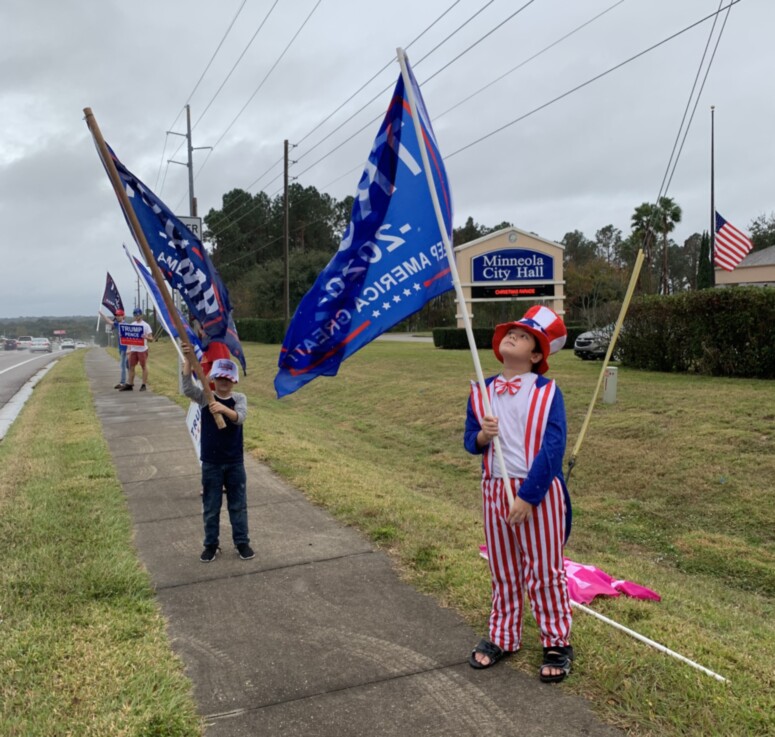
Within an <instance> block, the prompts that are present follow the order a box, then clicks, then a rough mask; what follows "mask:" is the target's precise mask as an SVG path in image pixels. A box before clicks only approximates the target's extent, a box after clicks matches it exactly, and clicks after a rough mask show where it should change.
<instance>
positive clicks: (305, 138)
mask: <svg viewBox="0 0 775 737" xmlns="http://www.w3.org/2000/svg"><path fill="white" fill-rule="evenodd" d="M459 2H460V0H455V2H454V3H452V5H450V6H449V7H448V8H447V9H446V10H445V11H444V12H443V13H442V14H441V15H440V16H439V17H438V18H436V20H434V21H433V23H431V24H430V25H429V26H427V27H426V28H425V30H423V31H422V32H421V33H420V34H419V35H417V36H415V37H414V39H413V40H412V41H410V42H409V43H408V44H407V45H406V46H405V48H406V49H410V48H411V47H412V44H413V43H414V42H415V41H417V40H418V39H420V38H422V37H423V36H424V35H425V34H426V33H427V32H428V31H429V30H430V29H431V28H433V26H435V25H436V24H437V23H438V22H439V21H440V20H441V19H442V18H443V17H444V16H445V15H446V14H447V13H449V12H450V11H451V10H452V8H454V7H455V6H456V5H457V4H458V3H459ZM395 60H396V59H395V56H394V57H392V58H391V59H390V60H389V61H388V62H387V64H385V66H383V67H382V68H381V69H380V70H379V71H378V72H376V73H375V74H374V75H372V77H371V78H370V79H369V80H368V81H366V82H364V83H363V84H362V85H361V86H360V87H359V88H358V89H357V90H355V92H353V93H352V94H351V95H350V96H349V97H348V98H347V99H346V100H345V101H344V102H343V103H342V104H341V105H339V107H337V108H336V109H335V110H333V111H332V112H330V113H329V114H328V115H327V116H326V117H325V118H323V120H321V121H320V122H319V123H318V124H317V125H316V126H315V127H314V128H311V129H310V130H309V132H308V133H307V134H306V135H304V136H303V137H302V138H300V139H299V140H298V141H297V142H296V145H297V146H299V145H301V144H302V143H303V142H304V141H306V140H307V138H309V137H310V136H311V135H312V134H313V133H314V132H315V131H316V130H318V129H319V128H320V127H321V126H322V125H324V124H325V123H327V122H328V121H329V120H331V118H332V117H333V116H334V115H336V113H338V112H339V111H340V110H341V109H342V108H343V107H344V106H345V105H346V104H347V103H348V102H350V100H352V99H353V98H354V97H355V96H356V95H357V94H358V93H359V92H361V91H363V90H364V89H365V88H366V87H368V86H369V85H370V84H371V83H372V82H373V81H374V80H375V79H376V78H377V77H379V75H380V74H382V72H384V71H385V70H386V69H387V68H388V67H390V66H391V65H392V64H394V63H395ZM380 94H381V93H380Z"/></svg>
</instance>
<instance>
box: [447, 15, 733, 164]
mask: <svg viewBox="0 0 775 737" xmlns="http://www.w3.org/2000/svg"><path fill="white" fill-rule="evenodd" d="M739 2H740V0H731V2H730V3H729V5H727V6H726V7H725V8H722V9H721V10H717V11H716V12H715V13H711V14H710V15H706V16H705V17H704V18H701V19H700V20H698V21H696V22H694V23H692V24H691V25H688V26H686V28H683V29H681V30H680V31H678V32H676V33H674V34H672V35H671V36H668V37H667V38H665V39H663V40H662V41H659V42H658V43H656V44H654V45H653V46H649V47H648V48H647V49H644V50H643V51H640V52H638V53H637V54H635V55H634V56H631V57H630V58H629V59H625V60H624V61H622V62H620V63H619V64H616V65H615V66H612V67H611V68H610V69H606V71H604V72H601V73H600V74H597V75H595V76H594V77H592V78H591V79H588V80H587V81H586V82H582V83H581V84H579V85H576V86H575V87H573V88H572V89H570V90H567V91H566V92H563V93H562V94H561V95H558V96H557V97H554V98H552V99H551V100H549V101H548V102H545V103H544V104H543V105H539V106H538V107H536V108H533V109H532V110H530V111H529V112H527V113H525V114H524V115H520V116H519V117H518V118H514V120H511V121H509V122H508V123H506V124H504V125H502V126H500V127H498V128H496V129H495V130H492V131H490V132H489V133H487V134H485V135H483V136H481V137H480V138H477V139H476V140H475V141H471V143H467V144H466V145H465V146H462V147H461V148H459V149H457V150H456V151H453V152H452V153H451V154H447V155H446V156H445V157H444V158H445V159H451V158H452V157H453V156H457V154H459V153H461V152H463V151H465V150H467V149H469V148H471V147H472V146H476V144H478V143H481V142H482V141H485V140H487V139H488V138H491V137H492V136H494V135H495V134H496V133H500V132H501V131H504V130H506V128H510V127H511V126H512V125H514V124H516V123H519V122H520V121H522V120H524V119H525V118H529V117H530V116H531V115H533V114H534V113H537V112H539V111H540V110H543V109H544V108H547V107H549V106H550V105H553V104H554V103H555V102H559V101H560V100H562V99H564V98H565V97H568V96H569V95H572V94H573V93H574V92H578V90H580V89H582V88H584V87H587V86H588V85H590V84H592V83H593V82H596V81H597V80H598V79H602V78H603V77H605V76H606V75H608V74H610V73H611V72H613V71H616V70H617V69H619V68H621V67H623V66H625V65H626V64H629V63H630V62H631V61H635V59H638V58H640V57H641V56H643V55H645V54H647V53H648V52H649V51H653V50H654V49H656V48H658V47H659V46H662V45H664V44H666V43H667V42H668V41H672V40H673V39H674V38H677V37H678V36H680V35H682V34H684V33H686V32H687V31H690V30H691V29H692V28H695V27H696V26H698V25H701V24H702V23H704V22H705V21H707V20H709V19H710V18H713V17H715V16H717V15H718V14H719V13H721V12H722V11H723V10H726V8H731V7H732V6H733V5H737V3H739Z"/></svg>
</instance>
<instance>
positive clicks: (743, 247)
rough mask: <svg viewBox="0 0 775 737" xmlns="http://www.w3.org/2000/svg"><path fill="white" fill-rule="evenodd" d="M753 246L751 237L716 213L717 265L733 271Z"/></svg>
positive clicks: (715, 257) (715, 256)
mask: <svg viewBox="0 0 775 737" xmlns="http://www.w3.org/2000/svg"><path fill="white" fill-rule="evenodd" d="M752 248H753V243H751V239H750V238H749V237H748V236H747V235H745V233H743V232H741V231H739V230H738V229H737V228H736V227H735V226H734V225H732V224H730V223H728V222H727V221H726V220H724V218H723V217H721V215H719V213H718V212H717V213H716V246H715V253H714V258H713V260H714V262H715V264H716V266H718V267H720V268H722V269H724V270H726V271H733V270H734V268H735V267H736V266H737V265H738V264H739V263H740V262H741V261H742V260H743V259H744V258H745V257H746V255H747V254H748V253H749V252H750V251H751V249H752Z"/></svg>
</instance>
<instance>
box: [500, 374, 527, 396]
mask: <svg viewBox="0 0 775 737" xmlns="http://www.w3.org/2000/svg"><path fill="white" fill-rule="evenodd" d="M521 385H522V379H520V378H519V377H517V378H516V379H511V380H510V381H506V380H505V379H500V378H499V379H495V393H496V394H503V393H504V392H505V391H506V390H507V389H508V391H509V394H510V395H512V396H513V395H514V394H516V393H517V392H518V391H519V387H520V386H521Z"/></svg>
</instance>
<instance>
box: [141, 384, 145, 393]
mask: <svg viewBox="0 0 775 737" xmlns="http://www.w3.org/2000/svg"><path fill="white" fill-rule="evenodd" d="M140 391H141V392H144V391H145V384H143V385H142V386H141V387H140Z"/></svg>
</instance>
